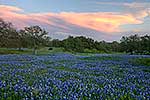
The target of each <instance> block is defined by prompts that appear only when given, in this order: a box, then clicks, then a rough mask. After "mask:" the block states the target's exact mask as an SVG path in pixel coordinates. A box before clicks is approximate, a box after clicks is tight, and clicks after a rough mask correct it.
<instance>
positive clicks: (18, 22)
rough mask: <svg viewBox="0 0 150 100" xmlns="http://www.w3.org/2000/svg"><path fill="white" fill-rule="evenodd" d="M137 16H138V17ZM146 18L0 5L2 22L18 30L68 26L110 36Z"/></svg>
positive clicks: (145, 13)
mask: <svg viewBox="0 0 150 100" xmlns="http://www.w3.org/2000/svg"><path fill="white" fill-rule="evenodd" d="M138 15H139V16H138ZM146 16H148V13H147V12H145V11H142V12H140V14H139V13H138V14H137V15H136V16H134V15H132V14H129V13H126V14H124V13H123V14H122V13H116V12H107V13H106V12H96V13H74V12H62V13H30V14H25V13H23V9H20V8H17V7H13V6H6V5H0V17H1V18H3V19H4V20H7V21H10V22H12V23H14V25H15V26H16V27H18V28H22V27H25V26H28V25H33V24H37V25H46V26H47V27H52V26H53V27H56V28H57V29H58V30H59V28H61V29H63V30H67V31H69V30H70V28H72V27H70V25H75V26H77V27H80V28H87V29H91V30H95V31H98V32H104V33H108V34H112V33H114V32H121V31H122V30H120V26H122V25H126V24H141V23H143V21H142V19H143V18H144V17H146Z"/></svg>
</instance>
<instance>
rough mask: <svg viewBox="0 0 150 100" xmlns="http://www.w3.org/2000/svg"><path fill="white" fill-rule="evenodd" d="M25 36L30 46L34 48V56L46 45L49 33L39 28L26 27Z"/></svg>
mask: <svg viewBox="0 0 150 100" xmlns="http://www.w3.org/2000/svg"><path fill="white" fill-rule="evenodd" d="M24 31H25V34H26V36H27V38H28V41H30V42H29V44H30V46H31V47H32V48H33V54H37V49H38V48H39V47H40V46H42V45H45V40H46V38H47V34H48V32H46V31H45V30H44V29H42V28H41V27H39V26H30V27H25V30H24Z"/></svg>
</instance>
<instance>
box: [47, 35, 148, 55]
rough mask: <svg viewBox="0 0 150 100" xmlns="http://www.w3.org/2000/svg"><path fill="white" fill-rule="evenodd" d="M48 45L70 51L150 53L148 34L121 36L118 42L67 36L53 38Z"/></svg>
mask: <svg viewBox="0 0 150 100" xmlns="http://www.w3.org/2000/svg"><path fill="white" fill-rule="evenodd" d="M49 46H52V47H63V48H64V49H65V50H67V51H70V52H92V53H93V52H95V53H112V52H124V53H129V54H150V35H145V36H139V35H131V36H128V37H125V36H123V37H122V38H121V40H120V42H117V41H113V42H106V41H100V42H98V41H94V40H93V39H91V38H86V37H84V36H79V37H73V36H69V37H68V38H67V39H64V40H58V39H54V40H52V41H51V42H50V44H49Z"/></svg>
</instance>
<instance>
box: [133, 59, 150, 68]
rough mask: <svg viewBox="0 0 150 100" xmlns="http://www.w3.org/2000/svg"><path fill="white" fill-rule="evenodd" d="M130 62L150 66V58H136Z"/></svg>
mask: <svg viewBox="0 0 150 100" xmlns="http://www.w3.org/2000/svg"><path fill="white" fill-rule="evenodd" d="M130 62H131V63H132V64H134V65H143V66H150V58H136V59H132V60H130Z"/></svg>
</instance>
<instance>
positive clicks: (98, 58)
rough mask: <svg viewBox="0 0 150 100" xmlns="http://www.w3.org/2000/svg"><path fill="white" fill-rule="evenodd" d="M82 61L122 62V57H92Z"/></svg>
mask: <svg viewBox="0 0 150 100" xmlns="http://www.w3.org/2000/svg"><path fill="white" fill-rule="evenodd" d="M80 59H81V60H88V61H90V60H97V61H102V60H115V61H119V60H121V57H112V56H90V57H85V58H80Z"/></svg>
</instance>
